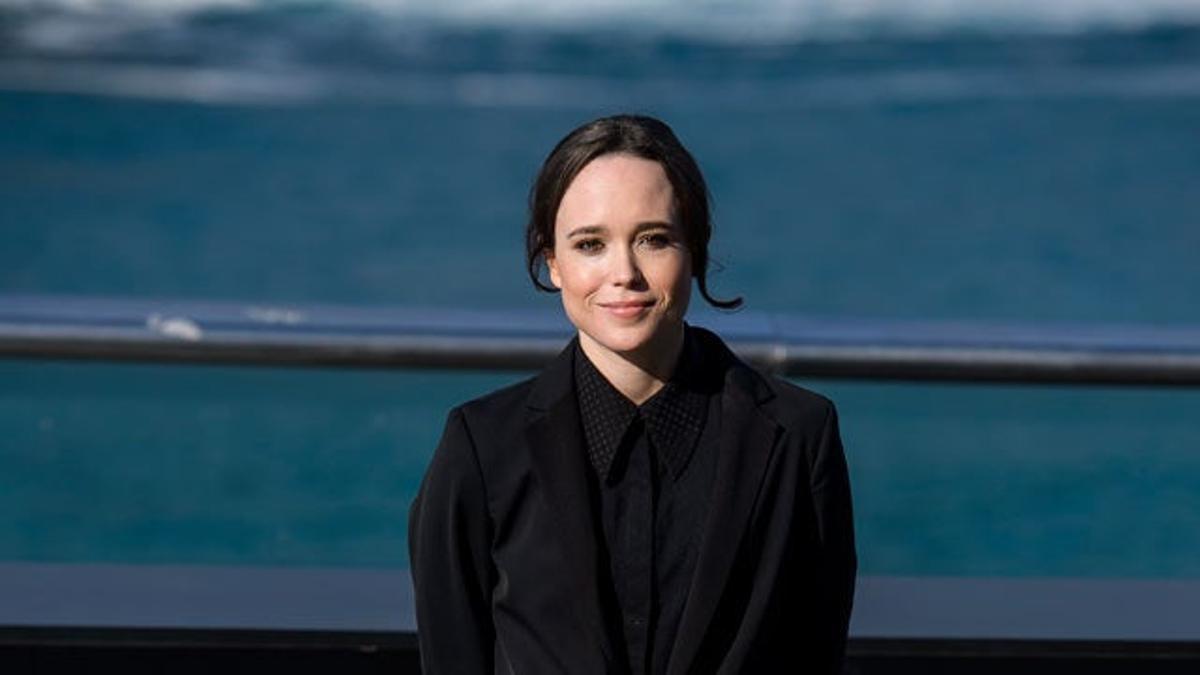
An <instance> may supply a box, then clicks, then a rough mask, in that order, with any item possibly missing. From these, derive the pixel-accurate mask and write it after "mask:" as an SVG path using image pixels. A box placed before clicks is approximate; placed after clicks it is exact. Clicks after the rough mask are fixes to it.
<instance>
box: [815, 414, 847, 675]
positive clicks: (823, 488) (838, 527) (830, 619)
mask: <svg viewBox="0 0 1200 675" xmlns="http://www.w3.org/2000/svg"><path fill="white" fill-rule="evenodd" d="M812 469H813V470H812V474H811V478H812V495H813V505H814V507H815V510H816V516H817V528H818V536H819V538H820V546H821V555H820V562H819V568H818V573H819V574H820V575H821V579H820V580H819V584H818V586H817V587H818V588H819V589H821V593H822V599H823V604H824V610H825V611H824V612H823V614H824V617H823V618H824V621H822V624H824V625H825V626H827V627H828V630H829V633H828V634H826V635H824V636H822V637H823V638H824V639H823V640H821V642H822V643H823V645H824V646H825V647H824V648H825V650H826V651H825V654H824V659H823V660H825V664H823V665H825V666H826V667H825V668H821V669H818V671H817V672H828V673H839V672H841V667H842V660H843V658H844V656H845V651H846V634H847V632H848V630H849V627H850V610H851V607H852V605H853V603H854V580H855V576H856V575H857V572H858V557H857V554H856V553H855V549H854V516H853V512H852V509H851V504H850V476H849V471H848V470H847V467H846V456H845V453H844V451H843V449H842V439H841V434H840V433H839V430H838V416H837V409H836V408H834V407H833V405H832V403H831V404H830V406H829V413H828V415H827V417H826V420H825V425H824V428H823V429H822V431H821V435H820V438H819V441H818V443H817V448H816V453H815V456H814V458H813V467H812Z"/></svg>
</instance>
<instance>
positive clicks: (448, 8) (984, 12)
mask: <svg viewBox="0 0 1200 675" xmlns="http://www.w3.org/2000/svg"><path fill="white" fill-rule="evenodd" d="M314 5H324V6H327V7H334V8H344V9H346V10H350V11H366V12H370V13H371V14H375V15H381V16H387V17H390V18H396V19H402V20H421V21H429V22H435V23H438V24H448V25H451V26H462V27H504V28H532V29H557V30H567V31H586V30H590V29H595V28H599V27H604V28H619V29H623V30H632V31H646V32H653V33H667V34H678V35H682V36H691V37H708V38H714V39H721V40H733V41H743V40H764V39H765V40H779V39H787V40H796V39H814V38H815V39H820V38H838V37H844V36H853V35H861V34H864V33H868V34H879V33H883V34H893V33H899V34H911V33H917V34H928V33H943V32H953V31H958V30H971V31H984V32H991V31H999V32H1007V33H1011V32H1029V31H1033V32H1053V33H1064V32H1065V33H1075V32H1084V31H1089V30H1094V29H1136V28H1139V27H1143V26H1147V25H1153V24H1160V23H1186V24H1194V23H1197V22H1200V0H740V1H738V0H702V1H699V2H697V1H695V0H552V1H550V2H546V0H324V1H323V2H313V1H312V0H308V1H306V2H297V1H296V0H0V7H11V8H17V9H24V10H56V11H61V12H68V13H76V14H84V15H89V16H97V15H104V14H111V15H118V14H119V15H122V16H125V17H130V16H138V15H141V16H146V17H157V18H160V19H161V18H165V17H178V16H181V15H186V14H189V13H193V12H196V11H200V10H209V9H240V10H245V11H255V10H269V9H279V8H287V7H289V6H303V7H313V6H314Z"/></svg>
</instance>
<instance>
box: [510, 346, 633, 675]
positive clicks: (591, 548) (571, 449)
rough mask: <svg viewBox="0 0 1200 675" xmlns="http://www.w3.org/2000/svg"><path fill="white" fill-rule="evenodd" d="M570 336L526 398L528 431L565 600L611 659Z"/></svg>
mask: <svg viewBox="0 0 1200 675" xmlns="http://www.w3.org/2000/svg"><path fill="white" fill-rule="evenodd" d="M574 349H575V342H574V341H572V342H571V344H570V345H568V346H567V348H566V349H564V350H563V352H562V353H561V354H559V356H558V357H557V358H556V359H555V360H554V362H552V363H551V365H550V366H549V367H548V368H547V369H546V370H545V371H543V373H542V374H541V375H540V376H539V378H538V382H537V384H536V385H535V388H534V391H533V392H532V394H531V395H530V399H529V408H530V410H529V414H530V417H529V421H528V425H527V427H526V437H527V440H528V442H529V449H530V453H531V456H532V458H533V472H534V475H535V476H536V477H537V481H538V488H539V491H540V493H541V495H542V497H543V498H544V499H545V502H546V507H547V509H548V510H549V512H550V513H551V514H552V515H553V517H554V518H555V520H556V521H557V522H556V527H555V528H554V530H555V531H554V532H552V533H547V536H548V537H550V538H552V539H554V540H556V541H557V544H558V546H560V548H561V550H562V552H563V556H564V562H565V564H564V566H563V574H564V575H568V576H569V577H570V581H569V586H570V589H571V597H570V598H569V601H570V602H571V605H572V606H573V607H574V609H575V612H576V614H577V615H578V617H579V619H580V620H581V621H582V623H583V625H584V626H585V627H586V628H587V630H588V631H589V632H590V634H591V635H590V637H591V638H592V641H593V644H596V645H597V646H598V648H599V650H600V651H601V652H602V653H603V654H604V658H605V660H606V661H607V662H609V663H611V662H612V661H613V648H612V643H611V638H610V636H609V635H608V633H607V630H606V628H605V623H604V616H603V611H602V609H601V601H600V589H599V583H598V580H599V579H600V574H599V569H598V556H599V547H598V545H597V542H596V532H595V525H594V523H593V520H592V507H591V503H590V500H589V496H588V490H589V488H588V477H587V454H586V452H585V449H584V447H583V428H582V426H581V424H580V419H579V405H578V403H577V402H576V400H575V395H574V392H575V389H574V371H573V364H574V360H573V359H574V355H573V353H574Z"/></svg>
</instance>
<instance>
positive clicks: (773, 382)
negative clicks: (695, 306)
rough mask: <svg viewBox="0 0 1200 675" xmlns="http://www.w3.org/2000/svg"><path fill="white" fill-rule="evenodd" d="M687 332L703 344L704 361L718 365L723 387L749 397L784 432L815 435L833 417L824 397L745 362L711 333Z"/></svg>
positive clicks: (834, 415)
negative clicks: (806, 432)
mask: <svg viewBox="0 0 1200 675" xmlns="http://www.w3.org/2000/svg"><path fill="white" fill-rule="evenodd" d="M691 330H692V331H693V334H694V335H695V336H696V337H697V338H699V340H698V342H699V343H700V344H702V345H703V349H704V352H705V356H706V361H708V362H710V363H714V364H718V363H719V364H721V365H720V368H721V369H722V370H723V371H724V378H723V379H724V386H725V387H730V386H732V387H734V388H736V389H737V390H739V391H741V392H744V393H746V394H747V395H749V396H751V397H752V398H753V399H754V401H755V402H756V403H757V405H758V406H759V408H760V410H762V411H763V412H764V413H765V414H766V415H767V416H768V417H770V418H772V419H773V420H775V422H776V423H777V424H779V425H780V426H782V427H784V428H785V429H786V430H788V431H793V432H796V431H811V430H816V431H818V432H819V431H820V430H821V429H822V428H824V427H825V426H826V425H827V424H828V423H829V421H830V420H832V419H835V418H836V409H835V406H834V403H833V401H831V400H830V399H829V398H828V397H826V396H824V395H822V394H819V393H817V392H815V391H812V390H811V389H806V388H804V387H802V386H799V385H797V384H794V383H792V382H789V381H788V380H785V379H783V378H781V377H778V376H775V375H772V374H770V373H765V372H763V371H761V370H759V369H758V368H756V367H754V366H752V365H750V364H748V363H746V362H745V361H743V360H742V359H741V358H739V357H738V356H737V355H735V354H734V353H733V352H732V350H730V349H729V347H728V346H727V345H726V344H725V342H724V340H722V339H721V338H720V337H718V336H717V335H716V334H715V333H713V332H711V331H708V330H705V329H703V328H692V329H691Z"/></svg>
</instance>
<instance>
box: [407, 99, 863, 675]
mask: <svg viewBox="0 0 1200 675" xmlns="http://www.w3.org/2000/svg"><path fill="white" fill-rule="evenodd" d="M711 230H712V227H711V223H710V220H709V208H708V191H707V188H706V186H705V182H704V178H703V176H702V175H701V173H700V169H699V167H698V166H697V165H696V163H695V160H693V159H692V156H691V155H690V154H689V153H688V151H687V150H686V149H684V147H683V146H682V145H681V144H680V143H679V141H678V139H676V137H675V135H674V134H673V133H672V132H671V130H670V128H669V127H668V126H667V125H666V124H664V123H662V122H660V121H658V120H655V119H652V118H649V117H640V116H628V115H620V116H615V117H607V118H602V119H598V120H595V121H593V122H590V123H588V124H585V125H583V126H581V127H579V128H578V129H575V130H574V131H572V132H571V133H570V134H568V135H567V136H566V138H564V139H563V140H562V141H561V142H560V143H559V144H558V146H557V147H555V148H554V150H553V151H552V152H551V153H550V155H549V157H548V158H547V159H546V161H545V163H544V164H543V166H542V169H541V172H540V174H539V175H538V178H537V180H536V182H535V184H534V186H533V190H532V192H531V195H530V219H529V223H528V226H527V229H526V242H527V249H526V250H527V258H528V260H527V261H528V265H529V272H530V276H531V278H532V279H533V282H534V284H536V285H537V286H538V287H539V288H542V289H543V290H554V291H558V292H561V294H562V302H563V308H564V310H565V311H566V314H567V317H568V318H569V319H570V320H571V323H573V324H574V325H575V327H576V328H577V329H578V335H577V337H576V338H575V339H573V340H572V341H571V343H570V344H569V345H568V346H567V347H566V349H564V350H563V351H562V353H561V354H560V355H559V356H558V357H557V358H556V359H555V360H554V361H553V362H552V363H551V364H550V365H549V367H547V368H546V369H545V370H544V371H543V372H542V373H541V374H539V375H538V376H537V377H534V378H532V379H529V380H526V381H524V382H521V383H519V384H516V385H513V386H511V387H507V388H505V389H501V390H499V391H496V392H493V393H491V394H488V395H487V396H484V397H482V398H480V399H476V400H474V401H471V402H469V403H466V404H463V405H461V406H458V407H456V408H455V409H453V410H452V411H451V412H450V415H449V419H448V420H447V422H446V428H445V431H444V433H443V436H442V440H441V442H440V444H439V445H438V448H437V450H436V451H435V453H434V457H433V460H432V462H431V463H430V466H429V469H428V472H427V473H426V475H425V478H424V481H423V482H422V484H421V490H420V493H419V494H418V496H417V498H416V500H415V501H414V502H413V505H412V510H411V513H410V518H409V547H410V553H411V560H412V573H413V581H414V585H415V589H416V595H415V597H416V609H417V624H418V630H419V640H420V648H421V659H422V664H423V669H424V672H425V673H428V674H436V673H489V672H504V673H509V672H512V673H571V674H576V673H708V672H721V673H747V672H806V673H808V672H812V673H833V672H837V671H838V670H839V669H840V664H841V660H842V654H843V651H844V646H845V639H846V629H847V624H848V621H849V616H850V606H851V600H852V597H853V592H854V576H855V567H856V560H855V552H854V536H853V523H852V519H851V511H850V491H849V482H848V478H847V472H846V464H845V459H844V457H843V454H842V447H841V441H840V439H839V436H838V426H837V417H836V413H835V411H834V408H833V405H832V403H830V402H829V401H828V400H827V399H825V398H822V397H820V396H818V395H816V394H814V393H811V392H809V391H806V390H804V389H801V388H799V387H796V386H794V385H791V384H788V383H787V382H784V381H781V380H777V379H774V378H771V377H767V376H764V375H762V374H759V373H758V372H756V371H754V370H753V369H751V368H750V367H748V366H747V365H746V364H744V363H742V362H741V361H740V360H738V358H737V357H736V356H734V355H733V354H732V353H731V352H730V351H729V350H728V349H727V348H726V347H725V345H724V343H723V342H722V341H721V340H720V338H718V337H717V336H716V335H714V334H712V333H710V332H707V331H704V330H702V329H699V328H695V327H691V326H688V325H687V324H685V323H684V314H685V312H686V310H687V306H688V300H689V296H690V290H691V281H692V279H693V278H694V279H695V280H696V287H697V289H698V290H699V292H700V294H701V296H702V297H703V298H704V299H705V300H707V301H708V302H709V303H710V304H712V305H715V306H717V307H722V308H731V307H736V306H738V305H740V304H741V300H740V299H735V300H731V301H721V300H717V299H715V298H713V297H712V296H711V295H710V294H709V291H708V286H707V279H706V270H707V261H708V250H707V249H708V241H709V238H710V235H711ZM543 264H544V265H545V267H546V268H547V271H548V273H549V280H550V283H551V284H552V285H551V286H547V285H546V284H545V283H544V282H542V280H541V274H540V273H541V268H542V265H543Z"/></svg>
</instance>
